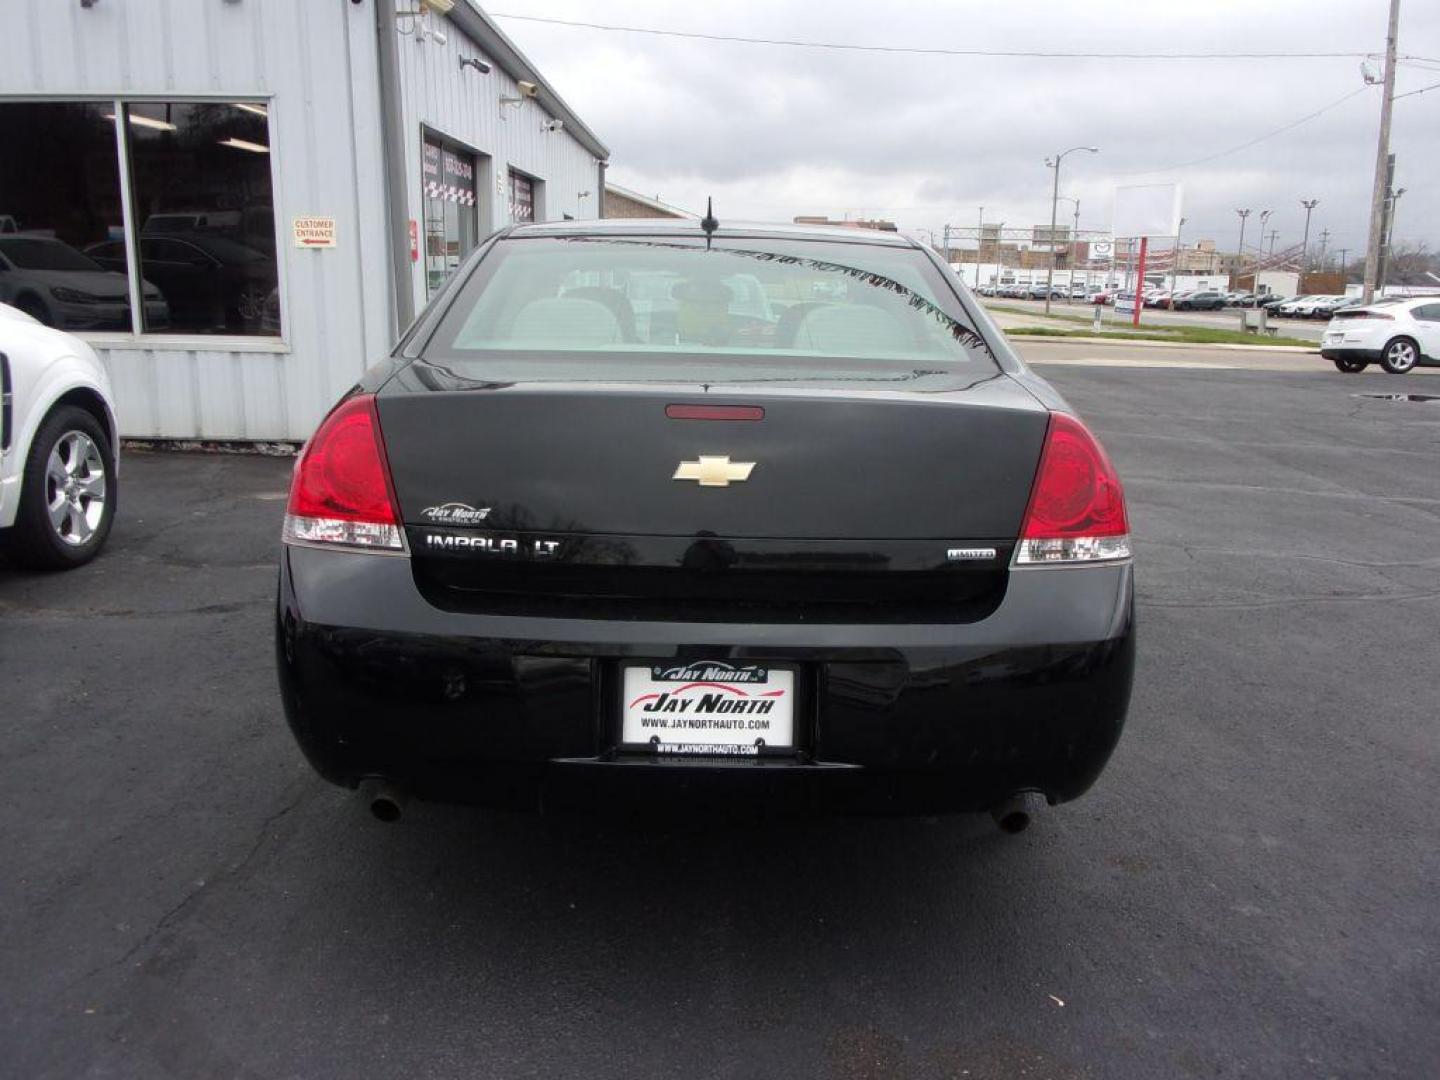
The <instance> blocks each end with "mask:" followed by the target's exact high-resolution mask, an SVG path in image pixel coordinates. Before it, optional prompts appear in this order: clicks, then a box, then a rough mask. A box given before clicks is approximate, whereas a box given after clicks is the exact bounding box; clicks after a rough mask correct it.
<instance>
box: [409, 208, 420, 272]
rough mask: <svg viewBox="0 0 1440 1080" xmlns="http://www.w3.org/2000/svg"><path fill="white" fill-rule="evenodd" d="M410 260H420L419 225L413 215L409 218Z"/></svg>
mask: <svg viewBox="0 0 1440 1080" xmlns="http://www.w3.org/2000/svg"><path fill="white" fill-rule="evenodd" d="M410 261H411V262H419V261H420V226H419V225H418V224H417V223H416V221H415V219H414V218H413V217H412V218H411V219H410Z"/></svg>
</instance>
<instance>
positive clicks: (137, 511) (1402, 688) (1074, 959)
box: [0, 347, 1440, 1078]
mask: <svg viewBox="0 0 1440 1080" xmlns="http://www.w3.org/2000/svg"><path fill="white" fill-rule="evenodd" d="M1062 351H1063V350H1061V349H1056V350H1054V353H1053V355H1055V356H1059V355H1061V354H1062ZM1039 355H1040V354H1039V353H1037V357H1038V356H1039ZM1044 355H1045V356H1050V355H1052V354H1051V353H1045V354H1044ZM1064 355H1066V356H1070V357H1072V358H1073V357H1082V356H1083V354H1080V353H1076V352H1074V347H1071V352H1069V353H1065V354H1064ZM1312 359H1314V361H1315V365H1316V366H1315V368H1314V369H1313V370H1281V371H1270V370H1243V369H1242V370H1227V369H1212V368H1198V369H1197V368H1185V367H1179V368H1176V367H1146V368H1144V369H1138V368H1135V367H1125V366H1118V367H1117V366H1103V365H1087V364H1084V363H1075V362H1063V363H1059V364H1054V365H1049V366H1045V367H1044V368H1042V369H1041V370H1042V371H1043V372H1044V373H1045V374H1046V376H1047V377H1049V378H1051V379H1052V380H1053V381H1054V382H1055V383H1056V384H1057V385H1058V386H1059V387H1060V388H1061V389H1062V391H1063V392H1065V393H1066V394H1067V396H1068V397H1069V398H1070V400H1071V401H1072V402H1073V403H1074V404H1075V405H1076V406H1077V407H1078V408H1079V409H1081V410H1082V412H1083V413H1084V414H1085V415H1086V417H1087V418H1088V419H1089V420H1090V421H1091V422H1092V424H1093V426H1094V427H1095V428H1096V429H1097V430H1098V431H1099V433H1100V434H1101V436H1102V438H1104V440H1105V441H1106V443H1107V445H1108V447H1109V449H1110V451H1111V454H1112V456H1113V457H1114V458H1115V459H1116V461H1117V464H1118V465H1119V467H1120V470H1121V472H1122V475H1123V476H1124V478H1125V480H1126V483H1127V486H1128V491H1129V495H1130V499H1131V512H1132V517H1133V522H1134V528H1135V531H1136V536H1137V548H1138V553H1139V560H1140V561H1139V565H1138V581H1139V596H1140V609H1141V610H1140V634H1141V638H1140V660H1139V671H1138V676H1137V682H1136V688H1135V697H1134V704H1133V707H1132V711H1131V716H1130V725H1129V729H1128V730H1127V733H1126V735H1125V737H1124V738H1123V739H1122V741H1121V744H1120V748H1119V750H1118V752H1117V754H1116V757H1115V759H1114V760H1113V762H1112V764H1111V767H1110V769H1109V770H1108V771H1107V773H1106V774H1105V775H1104V776H1103V777H1102V778H1101V780H1100V782H1099V784H1098V786H1097V787H1096V788H1095V790H1094V791H1093V792H1092V793H1091V794H1090V795H1089V796H1087V797H1086V798H1085V799H1083V800H1081V801H1078V802H1075V803H1072V804H1069V805H1066V806H1063V807H1059V808H1056V809H1054V810H1051V811H1048V812H1044V813H1042V814H1041V816H1040V817H1039V819H1038V820H1037V823H1036V825H1035V826H1034V827H1033V828H1032V829H1031V830H1030V831H1029V832H1027V833H1025V834H1023V835H1021V836H1019V837H1007V836H1003V835H1001V834H1000V833H998V832H997V831H996V830H994V828H993V827H992V826H991V824H990V822H989V821H988V819H979V818H959V819H944V818H942V819H913V820H820V821H781V822H772V823H768V824H764V825H757V824H749V825H738V824H727V825H723V826H721V825H715V824H712V823H709V822H707V821H705V820H697V819H686V818H674V817H667V818H664V819H658V820H640V821H629V822H617V821H606V820H577V819H571V818H537V817H525V816H509V815H498V814H488V813H483V812H477V811H473V810H465V809H454V808H447V807H433V806H421V807H416V808H412V811H411V812H410V813H409V814H408V815H407V816H406V818H405V820H404V821H403V822H402V823H400V824H399V825H395V826H382V825H380V824H378V823H376V822H374V821H372V820H370V819H369V818H368V816H366V815H365V814H364V813H363V811H362V808H361V807H360V806H359V805H357V803H356V802H355V801H354V799H353V798H352V797H351V796H350V795H348V793H346V792H342V791H340V790H338V789H334V788H331V787H329V786H327V785H325V784H324V783H323V782H321V781H319V780H318V779H316V778H315V777H313V776H312V775H311V774H310V772H309V770H308V768H307V767H306V766H305V765H304V764H303V762H302V761H301V759H300V757H299V754H298V752H297V751H296V749H295V747H294V745H293V743H292V742H291V739H290V736H289V733H288V731H287V730H286V729H285V726H284V721H283V719H282V717H281V715H280V708H279V703H278V701H277V696H276V691H275V686H274V678H273V674H272V658H271V643H270V617H271V608H272V603H273V590H274V583H275V572H274V568H273V562H274V557H275V551H276V546H277V533H278V529H279V517H280V514H281V510H282V506H283V502H282V501H281V500H282V499H283V492H284V488H285V484H286V480H287V473H288V468H289V463H288V462H287V461H283V460H275V459H265V458H250V457H218V456H195V455H185V454H138V453H137V454H132V455H130V456H129V457H128V458H127V460H126V461H125V463H124V471H123V474H122V481H123V486H122V498H121V503H120V516H119V519H118V521H117V524H116V527H115V531H114V534H113V537H112V539H111V546H110V548H109V550H108V551H107V553H106V554H105V555H104V556H103V557H102V558H101V559H100V560H99V561H98V562H96V563H94V564H93V565H91V566H90V567H88V568H85V569H82V570H80V571H78V572H75V573H72V574H69V575H65V576H46V577H41V576H32V575H27V574H21V573H19V572H17V571H14V570H11V569H6V568H4V567H0V688H3V690H0V695H3V696H0V784H3V790H4V792H5V796H6V798H5V805H6V810H7V812H6V813H5V814H4V815H3V816H0V854H3V858H4V865H5V872H4V874H3V875H0V1063H3V1064H0V1074H4V1075H6V1076H15V1077H27V1078H35V1077H79V1076H97V1077H99V1076H105V1077H112V1076H114V1077H130V1076H136V1077H165V1076H175V1077H201V1076H206V1077H208V1076H226V1077H266V1078H274V1077H314V1076H322V1075H344V1076H350V1077H366V1076H405V1077H448V1076H467V1077H468V1076H484V1077H520V1076H546V1077H548V1076H584V1077H612V1076H613V1077H629V1078H634V1077H649V1076H656V1077H659V1076H666V1077H681V1076H683V1077H707V1078H708V1077H727V1078H728V1077H734V1078H750V1077H770V1076H784V1077H807V1076H826V1077H841V1078H862V1077H917V1078H919V1077H926V1078H929V1077H977V1078H984V1077H997V1078H1009V1077H1021V1076H1029V1077H1058V1078H1080V1077H1107V1078H1108V1077H1147V1078H1153V1077H1170V1076H1256V1077H1279V1076H1285V1077H1301V1076H1304V1077H1309V1076H1315V1077H1331V1076H1336V1077H1338V1076H1344V1077H1351V1076H1393V1077H1418V1076H1425V1075H1435V1073H1436V1066H1437V1062H1440V918H1437V916H1440V899H1437V898H1440V847H1437V844H1436V835H1437V833H1436V823H1437V821H1440V794H1437V785H1436V782H1435V778H1436V775H1437V766H1440V752H1437V748H1440V735H1437V713H1440V708H1437V701H1440V694H1437V691H1436V684H1437V679H1440V546H1437V542H1436V540H1437V536H1440V468H1437V467H1436V466H1437V462H1440V402H1430V403H1412V402H1392V401H1387V400H1380V399H1374V398H1361V397H1355V396H1354V395H1355V394H1357V393H1381V394H1383V393H1395V392H1401V391H1404V392H1410V393H1423V392H1440V390H1436V391H1432V390H1431V389H1430V388H1431V387H1432V386H1435V387H1440V380H1435V379H1425V378H1416V377H1410V378H1394V377H1388V376H1384V375H1380V374H1378V373H1374V372H1367V373H1366V374H1365V375H1362V376H1358V377H1346V376H1341V375H1339V374H1337V373H1335V372H1333V371H1329V370H1327V369H1326V368H1324V367H1322V366H1320V362H1319V361H1318V358H1312ZM1081 572H1083V571H1081Z"/></svg>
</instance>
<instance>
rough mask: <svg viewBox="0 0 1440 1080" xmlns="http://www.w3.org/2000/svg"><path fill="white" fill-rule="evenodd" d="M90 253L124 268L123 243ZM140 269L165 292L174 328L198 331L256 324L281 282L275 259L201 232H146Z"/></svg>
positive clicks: (115, 267)
mask: <svg viewBox="0 0 1440 1080" xmlns="http://www.w3.org/2000/svg"><path fill="white" fill-rule="evenodd" d="M85 253H86V254H87V255H89V256H91V257H92V258H93V259H94V260H95V261H96V262H98V263H99V264H100V265H101V266H104V267H106V268H108V269H111V270H115V271H118V272H120V273H123V272H124V270H125V244H124V241H121V240H106V241H104V242H102V243H99V244H92V245H91V246H90V247H88V248H86V249H85ZM140 270H141V273H143V274H144V275H145V278H146V280H147V281H153V282H154V283H155V284H156V285H157V286H159V289H160V291H161V292H162V293H164V295H165V300H166V302H167V303H168V304H169V305H170V321H171V324H172V325H173V327H174V329H176V330H190V331H194V332H196V333H214V332H216V331H222V332H223V331H231V332H240V331H243V330H245V329H247V328H251V327H254V326H255V325H257V324H258V323H259V322H260V320H261V319H262V318H263V316H264V312H265V298H266V297H267V296H269V295H270V290H271V289H273V288H275V286H276V272H275V260H274V258H273V257H271V256H270V255H267V254H266V253H265V252H263V251H257V250H256V249H254V248H251V247H247V246H246V245H244V244H241V243H237V242H236V241H234V240H231V239H228V238H226V237H224V236H212V235H208V234H205V233H198V232H192V233H153V232H144V233H141V235H140Z"/></svg>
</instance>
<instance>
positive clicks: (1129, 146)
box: [497, 0, 1440, 252]
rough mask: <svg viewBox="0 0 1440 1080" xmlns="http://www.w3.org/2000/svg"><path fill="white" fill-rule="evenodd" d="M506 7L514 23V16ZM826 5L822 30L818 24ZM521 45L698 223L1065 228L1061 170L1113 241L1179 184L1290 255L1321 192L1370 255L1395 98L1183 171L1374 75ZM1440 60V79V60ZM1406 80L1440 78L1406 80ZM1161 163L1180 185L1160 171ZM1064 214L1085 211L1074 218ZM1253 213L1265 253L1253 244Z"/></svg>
mask: <svg viewBox="0 0 1440 1080" xmlns="http://www.w3.org/2000/svg"><path fill="white" fill-rule="evenodd" d="M497 10H503V9H501V8H497ZM523 11H524V13H526V14H534V15H541V16H552V17H556V18H570V19H581V20H589V21H597V22H607V23H614V24H630V25H637V26H653V27H661V28H667V29H683V30H692V31H697V32H702V33H722V34H741V35H747V36H767V37H791V38H800V39H807V40H827V41H845V42H864V43H871V44H896V45H922V46H939V47H960V48H995V49H1016V48H1019V49H1070V50H1097V51H1117V50H1124V51H1133V52H1174V51H1179V50H1185V51H1216V52H1233V51H1236V50H1237V49H1251V50H1256V51H1318V52H1338V51H1365V50H1367V49H1375V50H1379V49H1382V48H1383V44H1384V30H1385V27H1384V10H1383V6H1381V5H1357V4H1352V3H1346V2H1344V0H1271V2H1269V3H1267V4H1265V5H1262V7H1260V8H1256V7H1255V6H1254V5H1251V4H1243V3H1216V4H1212V5H1210V6H1207V7H1206V8H1205V9H1203V10H1199V9H1196V8H1194V7H1193V6H1190V5H1151V6H1149V7H1148V8H1146V10H1145V12H1144V15H1143V17H1137V13H1136V8H1135V6H1134V5H1133V4H1132V3H1128V2H1121V0H1087V3H1085V4H1074V3H1062V2H1056V0H1050V2H1040V0H1027V2H1026V3H1024V4H1013V3H1012V4H998V3H990V4H984V5H965V6H961V5H944V6H941V5H936V4H933V3H921V2H919V0H896V2H889V3H886V4H883V5H880V4H875V3H873V2H871V3H858V2H852V0H831V2H830V3H827V4H826V5H824V6H823V8H822V7H817V6H816V5H812V4H799V3H795V4H776V3H773V2H772V3H761V2H759V0H731V2H730V3H728V4H726V5H724V6H723V7H718V8H717V7H715V6H713V5H703V6H702V5H688V4H687V5H683V6H682V5H675V4H667V3H661V2H659V0H612V2H610V3H607V4H605V5H604V6H603V7H601V6H598V5H596V4H594V3H591V2H582V0H549V2H541V3H537V4H530V5H527V6H526V7H525V8H524V9H523ZM817 11H820V12H823V16H817ZM501 21H502V25H503V26H504V28H505V30H506V32H507V33H508V34H509V35H510V36H511V37H512V38H513V39H514V40H515V41H516V43H517V44H518V45H519V46H520V47H521V48H522V49H523V50H524V51H525V52H526V53H527V54H528V55H529V56H530V57H531V59H532V60H534V61H535V62H536V64H537V65H538V66H539V67H540V68H541V70H543V71H544V72H545V74H546V77H547V78H549V79H550V80H551V81H552V82H553V83H554V84H555V85H556V87H557V88H558V89H559V90H560V92H561V93H562V95H563V96H564V97H565V98H566V100H567V101H568V102H569V103H570V105H571V106H572V107H573V108H575V110H576V111H577V112H578V113H579V114H580V115H581V116H582V117H584V118H585V120H586V122H587V123H588V124H590V126H591V127H592V128H593V129H594V130H595V131H596V132H597V133H598V134H599V135H600V137H601V138H602V139H603V140H605V141H606V142H607V144H608V145H609V146H610V147H611V149H612V158H611V163H612V164H611V177H612V178H613V179H614V180H615V181H616V182H618V183H621V184H624V185H626V186H628V187H632V188H635V189H637V190H640V191H644V192H648V193H651V194H659V195H660V196H661V197H662V198H664V199H665V200H667V201H669V202H673V203H676V204H679V205H681V206H686V207H690V208H696V207H701V206H703V205H704V202H705V198H706V197H707V196H710V195H713V196H714V197H715V204H716V210H717V214H718V215H719V216H720V217H721V218H722V219H724V218H725V217H727V216H728V217H729V218H731V219H739V218H745V219H759V220H788V219H790V218H791V217H793V216H795V215H796V214H802V213H823V214H830V215H832V216H840V215H842V214H845V213H847V212H848V213H850V214H851V215H852V216H856V215H864V216H883V217H888V218H891V219H893V220H895V221H897V222H899V223H900V225H901V226H902V227H904V228H933V229H937V230H938V229H939V228H940V227H941V226H942V225H943V224H944V223H946V222H950V223H952V224H955V225H957V226H963V227H972V226H973V223H974V222H975V221H976V219H977V217H978V215H979V207H980V206H982V205H983V206H984V207H985V220H986V221H987V222H995V221H1001V220H1004V221H1006V222H1007V223H1010V224H1013V225H1018V226H1029V225H1033V224H1036V223H1040V222H1044V221H1048V220H1049V215H1050V184H1051V174H1050V171H1049V170H1048V169H1047V168H1046V167H1045V165H1044V159H1045V158H1046V157H1047V156H1049V155H1051V154H1053V153H1055V152H1056V151H1057V150H1062V149H1065V148H1066V147H1069V146H1074V145H1077V144H1094V145H1098V146H1100V147H1101V151H1102V152H1101V153H1100V154H1099V155H1095V156H1091V155H1082V154H1075V155H1071V156H1070V157H1067V158H1066V159H1065V163H1064V168H1063V171H1062V175H1061V192H1062V194H1067V195H1073V196H1077V197H1079V198H1080V200H1081V226H1082V228H1104V227H1108V224H1109V217H1110V205H1111V197H1112V193H1113V191H1114V188H1115V186H1116V185H1117V184H1121V183H1134V182H1138V181H1142V180H1168V179H1175V180H1179V181H1180V182H1182V183H1183V185H1184V189H1185V209H1184V213H1185V216H1186V218H1187V224H1186V227H1185V235H1186V236H1187V237H1189V238H1194V239H1199V238H1201V237H1207V236H1208V237H1212V238H1214V239H1216V240H1217V241H1218V242H1219V243H1221V244H1222V246H1224V245H1227V244H1228V245H1230V246H1232V247H1233V243H1234V238H1235V234H1236V232H1237V231H1238V219H1237V218H1236V215H1235V213H1234V211H1235V209H1236V208H1237V207H1250V208H1251V209H1253V210H1255V211H1256V212H1257V214H1258V211H1259V210H1261V209H1273V210H1274V216H1273V217H1272V219H1271V222H1270V227H1271V228H1273V229H1275V230H1277V231H1278V232H1279V233H1280V240H1279V244H1280V246H1282V247H1283V246H1285V245H1286V244H1287V243H1294V242H1297V241H1298V240H1299V238H1300V233H1301V229H1302V225H1303V217H1304V211H1303V209H1301V207H1300V200H1301V199H1302V198H1318V199H1319V200H1320V205H1319V207H1318V208H1317V209H1316V211H1315V215H1314V219H1313V224H1312V239H1313V240H1317V241H1318V237H1319V235H1320V233H1321V231H1322V230H1325V229H1328V230H1329V242H1330V244H1331V246H1332V248H1334V247H1339V246H1347V247H1349V248H1350V250H1351V251H1352V252H1354V251H1357V250H1359V249H1360V248H1362V247H1363V245H1364V242H1365V236H1366V232H1367V227H1368V213H1369V204H1370V194H1371V182H1372V177H1373V170H1374V160H1375V147H1376V142H1375V141H1376V130H1377V124H1378V113H1379V91H1378V89H1372V90H1370V91H1368V92H1365V93H1361V94H1360V95H1358V96H1357V97H1355V98H1353V99H1352V100H1350V101H1347V102H1345V103H1344V104H1342V105H1339V106H1338V107H1336V108H1334V109H1332V110H1330V111H1329V112H1327V113H1325V114H1324V115H1323V116H1320V117H1318V118H1317V119H1315V120H1312V121H1310V122H1308V123H1306V124H1304V125H1302V126H1300V127H1298V128H1296V129H1295V130H1293V131H1290V132H1286V133H1284V134H1281V135H1278V136H1276V137H1275V138H1272V139H1269V140H1267V141H1264V142H1262V143H1260V144H1258V145H1256V146H1253V147H1250V148H1248V149H1243V150H1240V151H1238V152H1235V153H1232V154H1228V155H1225V156H1222V157H1219V158H1217V159H1216V160H1214V161H1209V162H1205V163H1203V164H1198V165H1194V166H1190V167H1186V168H1182V169H1178V170H1171V171H1163V170H1166V169H1167V168H1168V167H1170V166H1174V165H1178V164H1181V163H1185V162H1190V161H1194V160H1195V159H1198V158H1202V157H1206V156H1209V155H1211V154H1216V153H1218V152H1220V151H1223V150H1226V149H1228V148H1231V147H1234V146H1237V145H1239V144H1241V143H1244V142H1246V141H1248V140H1250V139H1253V138H1255V137H1257V136H1259V135H1263V134H1265V133H1267V132H1269V131H1273V130H1274V129H1276V128H1279V127H1281V126H1282V125H1285V124H1287V123H1290V122H1292V121H1294V120H1296V119H1297V118H1299V117H1301V116H1304V115H1305V114H1307V113H1309V112H1313V111H1314V110H1316V109H1318V108H1320V107H1321V106H1323V105H1326V104H1329V103H1331V102H1334V101H1336V100H1337V99H1339V98H1341V97H1342V96H1343V95H1345V94H1347V93H1350V92H1352V91H1354V90H1356V89H1359V88H1360V87H1361V86H1362V85H1363V83H1362V81H1361V78H1360V73H1359V63H1358V61H1356V60H1354V59H1323V60H1309V59H1307V60H1299V59H1296V60H1267V61H1253V60H1252V61H1245V60H1223V61H1182V60H1163V61H1118V60H1040V59H1001V58H975V57H934V56H913V55H892V54H876V53H854V52H843V51H832V50H812V49H798V48H789V47H780V46H761V45H745V44H739V43H719V42H709V41H696V40H689V39H680V38H657V37H650V36H641V35H631V34H619V33H606V32H602V31H596V30H587V29H578V28H565V27H557V26H547V25H542V24H538V23H528V22H522V21H518V20H501ZM1400 42H1401V52H1402V54H1403V53H1409V54H1415V55H1419V56H1431V57H1433V56H1440V22H1437V21H1436V20H1434V19H1430V20H1429V21H1428V22H1427V21H1426V20H1425V18H1424V16H1423V14H1420V13H1418V11H1417V10H1416V7H1415V6H1412V8H1411V12H1410V15H1409V17H1408V18H1406V13H1405V12H1403V11H1402V23H1401V37H1400ZM1437 67H1440V65H1437ZM1400 70H1401V78H1400V84H1401V85H1400V88H1401V89H1402V90H1403V89H1407V88H1418V87H1419V86H1423V85H1427V84H1428V83H1430V82H1436V81H1440V73H1436V72H1435V71H1427V70H1425V69H1424V68H1423V67H1422V66H1421V65H1413V66H1411V65H1406V66H1402V68H1401V69H1400ZM1437 110H1440V90H1437V91H1435V92H1434V93H1433V94H1426V95H1418V96H1416V97H1413V98H1407V99H1404V100H1402V101H1399V102H1397V103H1396V106H1395V114H1396V117H1395V124H1394V133H1393V136H1392V149H1393V150H1394V151H1395V152H1396V153H1397V155H1398V161H1399V166H1398V181H1397V182H1398V183H1399V184H1401V185H1403V186H1405V187H1406V188H1407V189H1408V190H1407V194H1406V197H1405V199H1404V200H1403V201H1402V203H1401V206H1400V210H1399V212H1398V214H1397V226H1396V235H1397V239H1406V240H1426V241H1428V242H1430V243H1431V244H1434V245H1436V246H1440V243H1437V242H1440V230H1437V229H1436V227H1435V225H1434V223H1435V222H1436V221H1437V220H1440V188H1437V187H1436V185H1434V184H1433V182H1431V181H1430V180H1429V179H1428V178H1429V177H1432V176H1434V175H1436V173H1437V171H1440V170H1437V166H1440V145H1437V141H1436V140H1435V139H1434V137H1433V132H1434V130H1436V127H1437V124H1440V112H1437ZM1144 170H1162V171H1160V172H1158V173H1154V174H1153V175H1139V174H1141V173H1142V172H1143V171H1144ZM1061 205H1062V211H1061V213H1062V217H1068V215H1069V212H1070V209H1071V207H1070V204H1068V203H1062V204H1061ZM1253 229H1254V218H1253V217H1252V220H1251V230H1252V231H1251V234H1250V238H1251V240H1252V241H1253V237H1254V232H1253Z"/></svg>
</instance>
